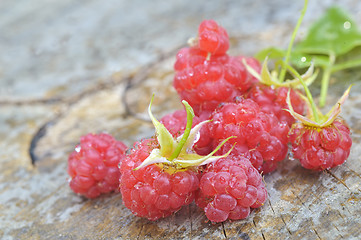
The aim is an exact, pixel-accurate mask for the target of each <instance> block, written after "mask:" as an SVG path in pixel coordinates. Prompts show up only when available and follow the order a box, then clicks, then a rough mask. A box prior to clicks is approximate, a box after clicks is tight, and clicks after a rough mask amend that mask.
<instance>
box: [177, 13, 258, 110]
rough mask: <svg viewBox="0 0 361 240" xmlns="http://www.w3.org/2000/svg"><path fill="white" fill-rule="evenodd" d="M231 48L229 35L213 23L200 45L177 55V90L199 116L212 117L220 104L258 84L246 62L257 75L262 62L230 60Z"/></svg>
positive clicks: (204, 25) (206, 23)
mask: <svg viewBox="0 0 361 240" xmlns="http://www.w3.org/2000/svg"><path fill="white" fill-rule="evenodd" d="M228 44H229V42H228V35H227V33H226V31H225V30H224V29H223V28H221V27H219V26H218V25H217V23H216V22H214V21H212V20H209V21H204V22H202V23H201V25H200V27H199V38H198V42H196V43H195V44H194V45H193V46H191V47H189V48H183V49H181V50H180V51H179V52H178V54H177V60H176V63H175V64H174V69H175V71H176V75H175V77H174V82H173V86H174V88H175V89H176V91H177V92H178V94H179V95H180V97H181V99H182V100H186V101H187V102H188V103H189V104H190V105H191V106H192V107H193V109H194V112H195V113H196V115H198V116H199V115H201V114H205V115H206V114H210V113H211V112H212V111H213V110H214V109H215V108H216V107H217V106H218V105H219V104H220V103H223V102H233V101H234V99H235V97H237V96H240V95H243V94H244V93H246V91H247V90H248V89H249V88H250V87H251V85H252V84H253V83H255V82H256V81H257V80H256V78H255V77H253V76H252V75H251V74H250V73H248V71H247V70H246V67H245V66H244V63H243V60H245V61H246V63H247V64H248V65H249V66H250V67H252V68H253V69H255V71H260V68H261V66H260V64H259V62H258V61H257V60H256V59H254V58H246V57H243V56H239V57H231V56H228V55H227V54H226V51H227V49H228Z"/></svg>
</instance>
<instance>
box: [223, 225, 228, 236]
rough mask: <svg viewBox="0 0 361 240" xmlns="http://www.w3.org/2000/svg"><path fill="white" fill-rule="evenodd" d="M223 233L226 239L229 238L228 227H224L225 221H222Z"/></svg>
mask: <svg viewBox="0 0 361 240" xmlns="http://www.w3.org/2000/svg"><path fill="white" fill-rule="evenodd" d="M222 229H223V235H224V238H225V239H228V237H227V233H226V229H225V228H224V223H223V222H222Z"/></svg>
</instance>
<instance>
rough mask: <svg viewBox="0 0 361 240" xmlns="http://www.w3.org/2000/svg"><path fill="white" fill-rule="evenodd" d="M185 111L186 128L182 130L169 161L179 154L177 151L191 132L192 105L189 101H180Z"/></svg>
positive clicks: (179, 150) (180, 149)
mask: <svg viewBox="0 0 361 240" xmlns="http://www.w3.org/2000/svg"><path fill="white" fill-rule="evenodd" d="M182 103H183V105H184V107H185V109H186V112H187V125H186V128H185V130H184V133H183V136H182V138H181V140H180V141H179V143H178V144H177V146H176V148H175V150H174V152H173V153H172V155H171V156H170V158H169V161H172V160H173V159H175V158H177V157H178V156H179V153H180V152H181V151H182V148H183V147H184V144H185V143H186V142H187V139H188V137H189V134H190V132H191V129H192V124H193V118H194V111H193V109H192V107H191V106H190V105H189V103H188V102H187V101H185V100H183V101H182Z"/></svg>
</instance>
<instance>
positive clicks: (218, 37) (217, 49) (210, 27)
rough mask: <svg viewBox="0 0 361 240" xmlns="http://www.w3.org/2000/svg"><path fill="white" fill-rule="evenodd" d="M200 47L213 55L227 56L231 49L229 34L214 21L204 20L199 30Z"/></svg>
mask: <svg viewBox="0 0 361 240" xmlns="http://www.w3.org/2000/svg"><path fill="white" fill-rule="evenodd" d="M198 45H199V48H200V49H201V50H202V51H205V52H209V53H211V54H213V55H222V54H225V53H226V52H227V50H228V48H229V38H228V34H227V32H226V30H225V29H224V28H223V27H221V26H219V25H218V24H217V23H216V22H215V21H214V20H204V21H203V22H202V23H201V24H200V25H199V28H198Z"/></svg>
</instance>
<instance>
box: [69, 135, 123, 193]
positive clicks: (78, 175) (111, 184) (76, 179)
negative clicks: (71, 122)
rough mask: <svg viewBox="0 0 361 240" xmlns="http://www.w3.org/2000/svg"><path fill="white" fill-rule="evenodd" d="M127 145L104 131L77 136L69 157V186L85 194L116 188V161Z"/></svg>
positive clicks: (117, 172)
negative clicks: (74, 146)
mask: <svg viewBox="0 0 361 240" xmlns="http://www.w3.org/2000/svg"><path fill="white" fill-rule="evenodd" d="M126 150H127V146H126V145H125V144H124V143H122V142H120V141H117V140H115V139H114V138H113V137H112V136H111V135H109V134H106V133H101V134H97V135H96V134H91V133H89V134H87V135H85V136H82V137H81V138H80V144H79V145H77V146H76V148H75V151H73V152H72V153H71V154H70V156H69V159H68V173H69V175H70V177H71V180H70V183H69V185H70V188H71V189H72V190H73V191H74V192H76V193H79V194H81V195H84V196H85V197H87V198H95V197H97V196H99V195H100V194H101V193H108V192H111V191H114V190H117V189H118V185H119V177H120V173H119V170H118V165H119V163H120V162H121V160H122V159H123V158H124V156H125V151H126Z"/></svg>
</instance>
